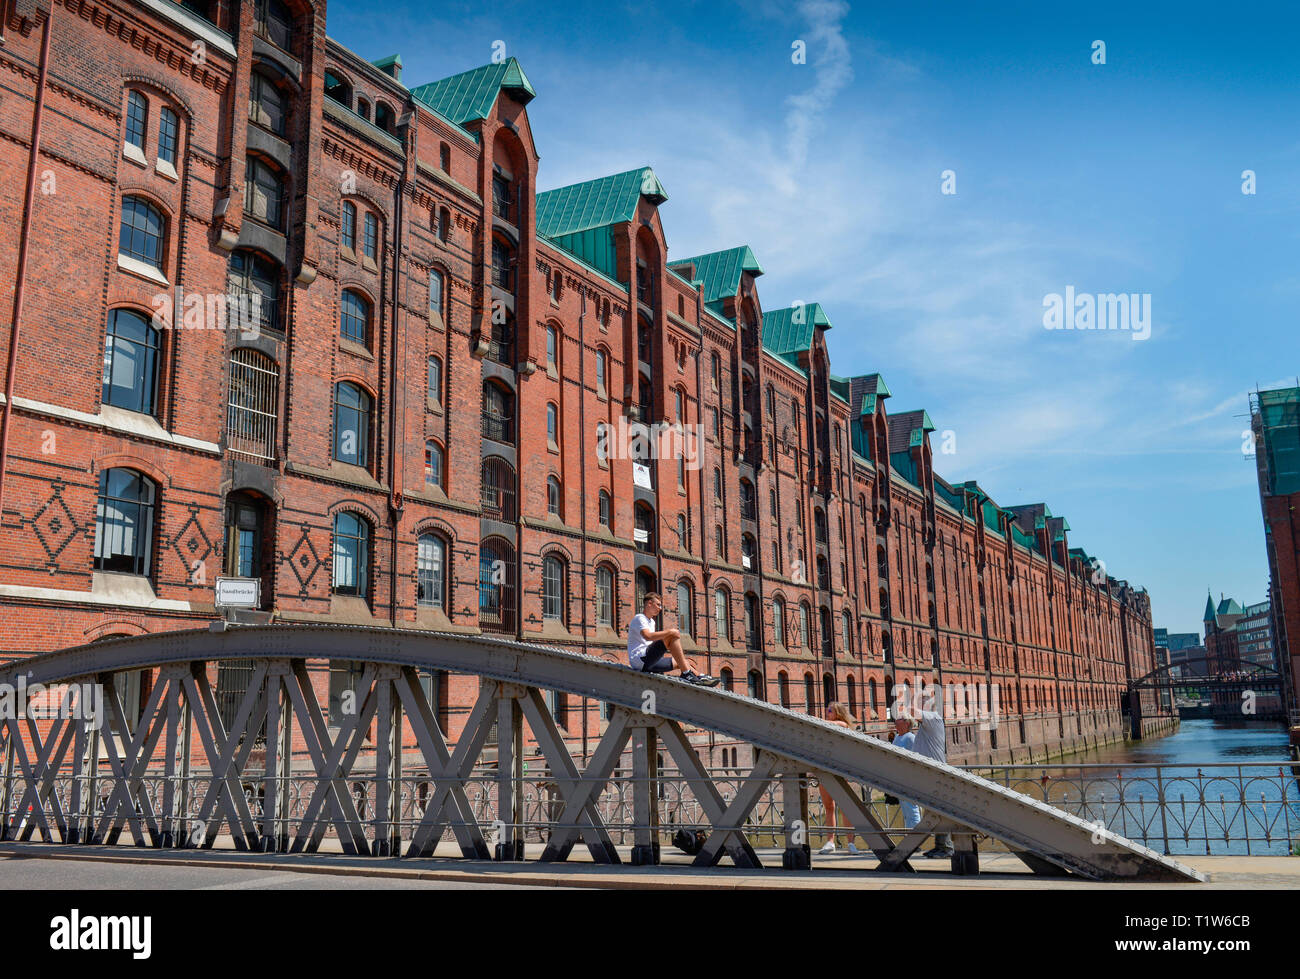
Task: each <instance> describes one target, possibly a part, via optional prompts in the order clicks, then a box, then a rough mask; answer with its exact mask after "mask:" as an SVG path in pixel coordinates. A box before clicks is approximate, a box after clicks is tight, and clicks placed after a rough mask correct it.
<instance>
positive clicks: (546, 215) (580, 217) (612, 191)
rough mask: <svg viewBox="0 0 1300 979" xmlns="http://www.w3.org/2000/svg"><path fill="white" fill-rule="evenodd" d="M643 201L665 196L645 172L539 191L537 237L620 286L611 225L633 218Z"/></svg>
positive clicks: (650, 172)
mask: <svg viewBox="0 0 1300 979" xmlns="http://www.w3.org/2000/svg"><path fill="white" fill-rule="evenodd" d="M642 197H644V198H646V199H647V200H649V201H650V202H651V203H652V204H662V203H663V202H664V201H666V200H668V191H666V190H664V185H663V184H661V183H660V182H659V178H658V177H656V176H655V172H654V171H653V170H651V169H650V168H649V167H637V168H636V169H635V170H627V171H624V172H623V173H616V174H613V175H611V176H608V177H597V178H596V179H595V180H584V181H583V182H582V183H580V184H570V185H569V186H567V187H557V188H555V189H554V190H548V191H544V192H543V193H540V194H538V195H537V232H538V234H541V235H544V236H546V237H547V238H550V239H552V240H553V241H554V242H555V244H556V245H557V246H559V247H560V248H563V249H564V250H565V251H566V252H568V253H569V254H571V255H575V256H577V257H578V258H580V259H582V260H583V261H584V262H586V263H587V264H588V265H591V266H593V267H594V268H596V269H598V270H600V271H601V272H603V273H604V274H605V275H607V276H609V277H610V278H611V279H617V280H619V281H622V279H621V278H620V276H619V274H618V250H617V247H616V245H615V242H614V226H615V225H617V224H622V223H624V222H626V221H631V220H632V219H633V218H634V217H636V209H637V205H638V204H639V203H640V201H641V198H642Z"/></svg>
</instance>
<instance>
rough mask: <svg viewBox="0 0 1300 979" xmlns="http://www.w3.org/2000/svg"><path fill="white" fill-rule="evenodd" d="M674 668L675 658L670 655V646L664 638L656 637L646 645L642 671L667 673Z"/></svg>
mask: <svg viewBox="0 0 1300 979" xmlns="http://www.w3.org/2000/svg"><path fill="white" fill-rule="evenodd" d="M671 669H673V658H672V657H671V656H669V655H668V647H667V646H666V645H664V641H663V640H662V639H656V640H655V641H654V642H652V643H651V644H650V645H649V646H647V647H646V651H645V655H644V656H643V657H642V659H641V672H642V673H667V672H668V671H669V670H671Z"/></svg>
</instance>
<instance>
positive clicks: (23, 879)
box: [0, 854, 555, 891]
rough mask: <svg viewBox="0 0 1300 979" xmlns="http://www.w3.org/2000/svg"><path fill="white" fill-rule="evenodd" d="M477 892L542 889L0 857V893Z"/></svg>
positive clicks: (507, 885) (260, 869)
mask: <svg viewBox="0 0 1300 979" xmlns="http://www.w3.org/2000/svg"><path fill="white" fill-rule="evenodd" d="M344 888H346V889H347V890H350V891H368V890H377V891H428V890H437V891H447V890H457V891H482V890H507V891H526V890H547V891H553V890H555V888H554V887H542V888H537V887H529V886H527V885H514V884H495V883H494V884H477V883H468V882H461V881H445V880H408V879H402V878H391V877H386V878H385V877H358V876H356V875H346V874H299V873H294V872H293V871H288V870H272V871H268V870H264V869H262V868H260V867H254V868H249V869H248V870H235V869H227V868H225V867H202V866H176V867H159V866H142V865H139V864H129V863H110V862H106V861H90V860H51V859H46V858H42V857H39V856H33V857H26V856H22V857H15V856H10V855H8V854H0V890H30V891H45V890H49V891H57V890H66V891H96V890H102V891H149V890H163V891H165V890H203V891H209V890H212V891H237V890H309V891H329V890H341V889H344Z"/></svg>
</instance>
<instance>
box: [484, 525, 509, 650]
mask: <svg viewBox="0 0 1300 979" xmlns="http://www.w3.org/2000/svg"><path fill="white" fill-rule="evenodd" d="M514 566H515V552H514V549H513V548H512V547H511V546H510V545H509V544H507V543H506V542H505V541H504V540H502V539H501V538H499V537H489V538H488V539H487V540H485V541H483V543H482V544H480V545H479V558H478V619H479V628H480V629H483V630H485V631H487V632H514V629H515V603H514V594H515V587H514V581H515V579H514Z"/></svg>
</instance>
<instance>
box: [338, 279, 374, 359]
mask: <svg viewBox="0 0 1300 979" xmlns="http://www.w3.org/2000/svg"><path fill="white" fill-rule="evenodd" d="M339 334H340V335H341V336H342V337H343V339H345V340H351V341H352V342H353V343H359V344H361V345H362V346H363V347H364V346H365V345H366V341H367V340H368V339H369V337H370V303H369V302H367V301H366V300H365V299H364V298H363V297H362V295H361V294H360V293H358V292H353V291H352V290H351V289H344V290H343V298H342V299H341V300H340V301H339Z"/></svg>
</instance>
